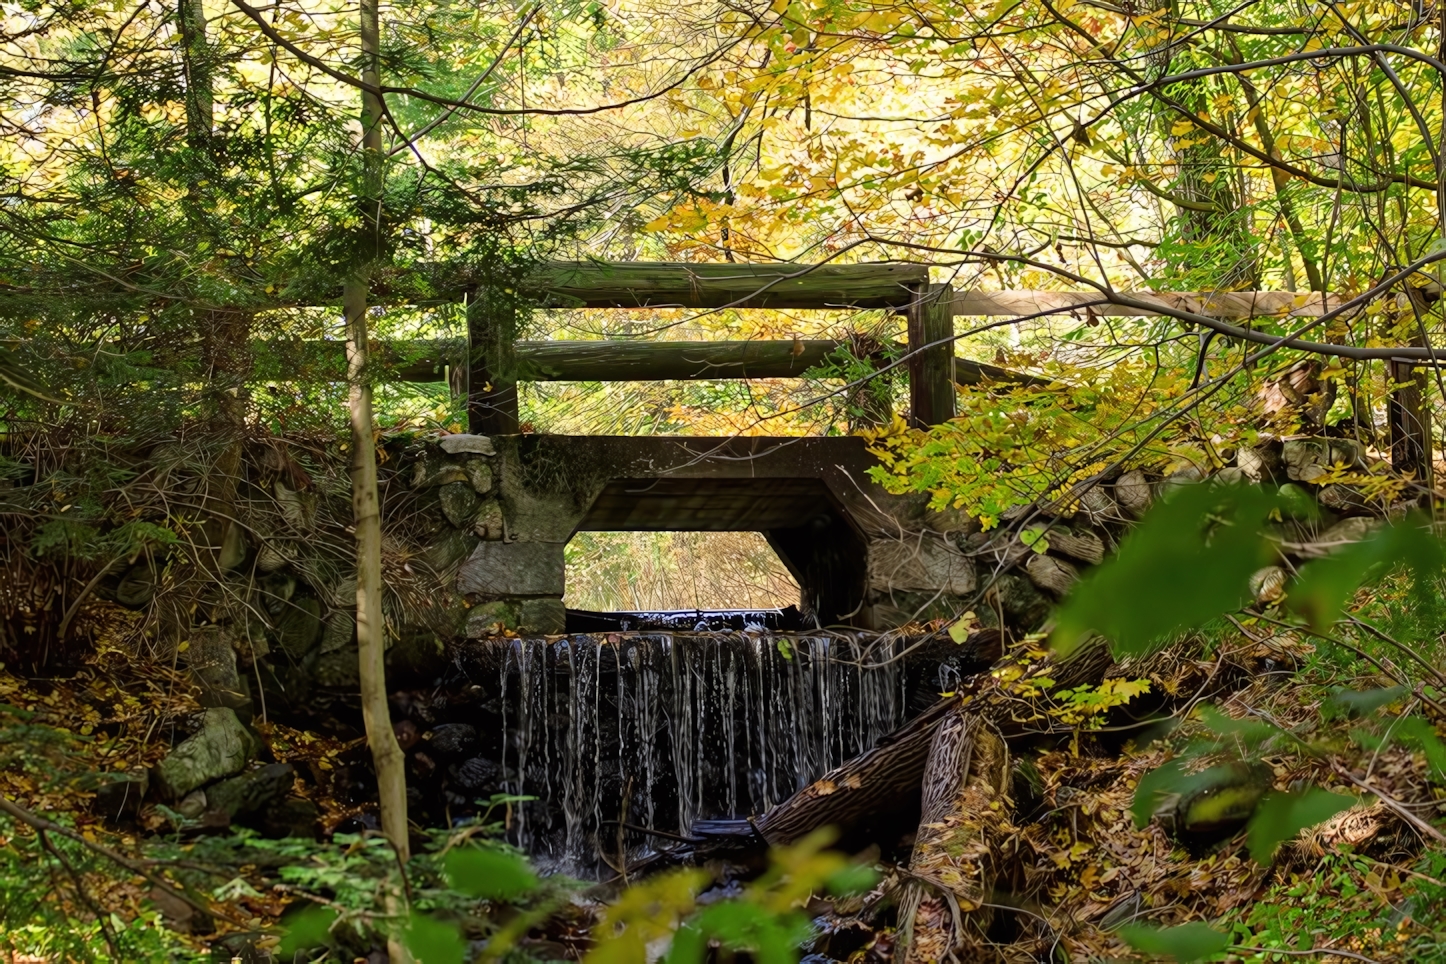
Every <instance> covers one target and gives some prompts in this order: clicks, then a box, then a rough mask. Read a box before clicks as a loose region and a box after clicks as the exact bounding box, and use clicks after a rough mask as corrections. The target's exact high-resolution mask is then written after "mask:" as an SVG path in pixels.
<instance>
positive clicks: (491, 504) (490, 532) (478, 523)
mask: <svg viewBox="0 0 1446 964" xmlns="http://www.w3.org/2000/svg"><path fill="white" fill-rule="evenodd" d="M472 531H473V532H474V533H476V534H477V535H478V536H479V537H481V538H483V539H491V540H493V541H497V540H500V539H503V538H505V537H506V535H507V533H506V530H505V528H504V523H503V518H502V503H500V502H498V501H497V500H496V499H486V500H484V501H483V503H482V505H481V506H480V507H478V509H477V514H476V515H475V516H473V518H472Z"/></svg>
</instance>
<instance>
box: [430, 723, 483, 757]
mask: <svg viewBox="0 0 1446 964" xmlns="http://www.w3.org/2000/svg"><path fill="white" fill-rule="evenodd" d="M476 743H477V728H476V727H474V726H472V725H471V724H469V723H443V724H442V725H441V726H439V727H437V728H435V729H434V730H432V739H431V748H432V749H433V750H435V751H437V752H438V753H441V754H444V755H446V756H462V755H463V754H465V753H466V752H467V751H468V750H470V749H472V747H473V746H475V745H476Z"/></svg>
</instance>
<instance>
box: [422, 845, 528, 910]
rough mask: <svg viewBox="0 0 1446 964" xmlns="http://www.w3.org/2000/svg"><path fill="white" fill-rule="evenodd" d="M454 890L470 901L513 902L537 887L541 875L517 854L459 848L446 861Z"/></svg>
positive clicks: (443, 861)
mask: <svg viewBox="0 0 1446 964" xmlns="http://www.w3.org/2000/svg"><path fill="white" fill-rule="evenodd" d="M442 866H443V869H444V870H445V871H446V874H447V881H448V883H450V884H451V885H452V889H454V890H457V891H460V892H461V893H464V894H466V895H467V896H468V897H482V898H486V899H488V900H513V899H515V898H518V897H521V896H522V895H524V894H526V893H527V892H528V891H531V890H532V889H533V888H535V887H536V886H537V875H536V874H534V873H533V872H532V868H531V867H529V866H527V861H526V860H525V859H523V858H522V857H520V856H518V855H517V854H512V853H508V852H506V851H503V850H488V849H483V848H481V847H457V848H456V849H454V850H449V851H447V856H446V857H444V858H443V860H442Z"/></svg>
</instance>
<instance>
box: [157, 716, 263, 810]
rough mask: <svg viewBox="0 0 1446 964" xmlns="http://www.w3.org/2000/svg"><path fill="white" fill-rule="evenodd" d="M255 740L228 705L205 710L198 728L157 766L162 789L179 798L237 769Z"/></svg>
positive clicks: (251, 752)
mask: <svg viewBox="0 0 1446 964" xmlns="http://www.w3.org/2000/svg"><path fill="white" fill-rule="evenodd" d="M257 748H258V742H257V739H256V737H255V736H254V735H252V733H251V731H250V730H248V729H246V727H245V726H243V725H242V724H241V721H240V719H238V718H237V716H236V711H235V710H233V709H231V708H230V707H228V706H222V707H215V708H213V709H209V710H207V711H206V712H205V714H204V717H203V719H202V722H201V728H200V729H199V730H197V731H196V732H195V733H194V734H192V735H191V736H189V737H187V738H186V739H184V740H182V741H181V742H180V743H178V744H177V745H176V746H175V747H174V748H172V750H171V752H170V753H169V754H167V755H166V758H165V759H164V760H162V761H161V762H160V764H159V765H158V766H157V767H156V770H155V777H156V782H157V784H158V785H159V787H160V789H161V791H162V792H163V793H164V794H166V796H167V797H169V798H170V799H172V800H178V799H180V798H182V797H184V796H185V795H186V794H188V793H190V792H191V791H192V790H195V789H197V788H198V787H202V786H205V785H206V784H208V783H210V782H212V781H213V780H219V779H221V778H222V777H229V776H231V775H232V774H235V773H239V772H240V771H241V768H242V767H244V766H245V765H246V763H247V761H248V760H250V759H251V757H252V756H254V755H255V753H256V750H257Z"/></svg>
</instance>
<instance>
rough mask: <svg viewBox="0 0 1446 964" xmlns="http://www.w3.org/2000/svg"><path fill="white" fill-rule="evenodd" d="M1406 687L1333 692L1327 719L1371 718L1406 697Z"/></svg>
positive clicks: (1327, 702)
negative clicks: (1378, 711) (1380, 710)
mask: <svg viewBox="0 0 1446 964" xmlns="http://www.w3.org/2000/svg"><path fill="white" fill-rule="evenodd" d="M1406 692H1407V690H1406V687H1404V686H1388V687H1386V688H1385V689H1376V690H1349V689H1345V688H1344V687H1342V688H1340V689H1337V690H1334V691H1332V693H1331V695H1330V697H1329V699H1327V700H1326V705H1325V707H1324V709H1325V711H1326V713H1325V715H1326V717H1327V719H1336V718H1339V717H1342V716H1370V715H1371V714H1372V713H1374V712H1376V710H1379V709H1380V708H1381V707H1383V706H1385V705H1387V704H1388V703H1393V702H1395V701H1396V700H1398V699H1400V698H1401V697H1402V696H1405V695H1406Z"/></svg>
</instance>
